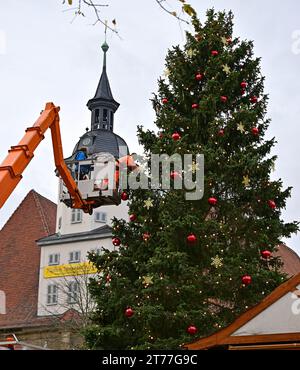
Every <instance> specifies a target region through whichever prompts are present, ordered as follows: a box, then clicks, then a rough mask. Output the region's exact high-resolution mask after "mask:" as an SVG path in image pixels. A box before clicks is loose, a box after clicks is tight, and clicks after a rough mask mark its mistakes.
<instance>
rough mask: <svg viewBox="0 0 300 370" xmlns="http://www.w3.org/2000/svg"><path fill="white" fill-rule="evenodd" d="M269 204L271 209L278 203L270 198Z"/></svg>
mask: <svg viewBox="0 0 300 370" xmlns="http://www.w3.org/2000/svg"><path fill="white" fill-rule="evenodd" d="M268 206H269V207H270V208H271V209H275V208H276V203H275V202H274V200H271V199H270V200H268Z"/></svg>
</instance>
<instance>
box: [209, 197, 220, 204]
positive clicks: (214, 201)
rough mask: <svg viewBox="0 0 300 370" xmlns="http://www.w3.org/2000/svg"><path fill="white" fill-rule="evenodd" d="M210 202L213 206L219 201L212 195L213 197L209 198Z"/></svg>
mask: <svg viewBox="0 0 300 370" xmlns="http://www.w3.org/2000/svg"><path fill="white" fill-rule="evenodd" d="M208 203H209V204H210V205H211V206H215V205H216V204H217V203H218V200H217V199H216V198H214V197H211V198H208Z"/></svg>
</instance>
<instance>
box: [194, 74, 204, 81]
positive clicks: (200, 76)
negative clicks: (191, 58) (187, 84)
mask: <svg viewBox="0 0 300 370" xmlns="http://www.w3.org/2000/svg"><path fill="white" fill-rule="evenodd" d="M202 78H203V75H202V74H201V73H197V74H196V76H195V79H196V80H197V81H201V80H202Z"/></svg>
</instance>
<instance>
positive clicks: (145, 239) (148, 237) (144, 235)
mask: <svg viewBox="0 0 300 370" xmlns="http://www.w3.org/2000/svg"><path fill="white" fill-rule="evenodd" d="M150 236H151V235H150V234H149V233H144V234H143V240H144V241H145V242H147V241H148V240H149V239H150Z"/></svg>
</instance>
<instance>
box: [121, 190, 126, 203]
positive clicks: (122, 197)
mask: <svg viewBox="0 0 300 370" xmlns="http://www.w3.org/2000/svg"><path fill="white" fill-rule="evenodd" d="M121 199H122V200H124V201H125V200H128V194H127V193H126V191H123V192H122V193H121Z"/></svg>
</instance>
